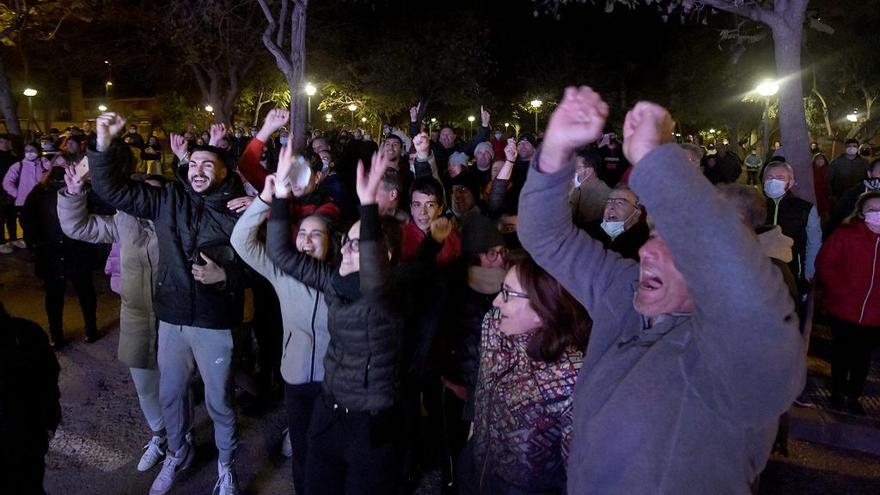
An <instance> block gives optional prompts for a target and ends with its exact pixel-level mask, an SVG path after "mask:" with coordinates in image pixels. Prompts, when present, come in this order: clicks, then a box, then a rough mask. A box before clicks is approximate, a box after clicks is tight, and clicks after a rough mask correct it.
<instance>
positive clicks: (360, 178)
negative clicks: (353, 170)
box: [357, 152, 388, 205]
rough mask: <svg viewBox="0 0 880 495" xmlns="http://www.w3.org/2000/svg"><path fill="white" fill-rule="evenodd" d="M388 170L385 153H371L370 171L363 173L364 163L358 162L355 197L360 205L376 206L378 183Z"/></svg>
mask: <svg viewBox="0 0 880 495" xmlns="http://www.w3.org/2000/svg"><path fill="white" fill-rule="evenodd" d="M387 168H388V159H387V158H386V157H385V153H379V152H376V153H373V160H372V164H371V165H370V171H369V172H366V171H364V162H363V161H358V166H357V195H358V198H359V199H360V200H361V204H362V205H372V204H376V192H378V190H379V183H380V182H382V176H383V175H385V170H386V169H387Z"/></svg>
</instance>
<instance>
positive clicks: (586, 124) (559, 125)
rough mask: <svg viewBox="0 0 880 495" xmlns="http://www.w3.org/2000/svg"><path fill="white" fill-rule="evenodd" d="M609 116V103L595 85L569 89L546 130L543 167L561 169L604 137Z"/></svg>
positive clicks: (552, 170) (549, 171)
mask: <svg viewBox="0 0 880 495" xmlns="http://www.w3.org/2000/svg"><path fill="white" fill-rule="evenodd" d="M607 117H608V104H607V103H605V102H604V101H602V97H601V96H599V94H598V93H596V92H595V91H593V90H592V89H591V88H589V87H587V86H581V87H580V88H575V87H574V86H569V87H568V88H565V95H564V96H563V98H562V102H561V103H560V104H559V106H558V107H556V110H554V111H553V115H551V116H550V121H549V122H548V123H547V130H546V131H545V132H544V144H543V145H542V152H541V153H542V154H541V161H540V164H539V166H540V168H541V170H542V171H544V172H547V173H553V172H557V171H559V170H561V169H562V168H563V167H564V166H565V165H566V164H567V163H568V159H569V158H570V157H571V154H572V153H573V152H574V150H576V149H578V148H580V147H581V146H583V145H585V144H589V143H592V142H594V141H596V140H598V139H599V138H600V137H601V136H602V130H603V129H604V128H605V119H606V118H607Z"/></svg>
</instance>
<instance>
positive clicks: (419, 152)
mask: <svg viewBox="0 0 880 495" xmlns="http://www.w3.org/2000/svg"><path fill="white" fill-rule="evenodd" d="M413 146H414V147H415V149H416V156H417V157H418V158H419V159H420V160H425V159H427V158H428V154H429V153H430V149H431V140H430V139H429V138H428V135H427V134H425V133H424V132H420V133H418V134H416V136H415V137H414V138H413Z"/></svg>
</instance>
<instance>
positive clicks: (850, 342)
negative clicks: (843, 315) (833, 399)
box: [830, 317, 880, 399]
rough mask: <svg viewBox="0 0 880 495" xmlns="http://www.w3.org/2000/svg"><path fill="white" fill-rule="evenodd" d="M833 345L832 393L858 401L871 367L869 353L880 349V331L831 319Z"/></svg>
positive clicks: (876, 328)
mask: <svg viewBox="0 0 880 495" xmlns="http://www.w3.org/2000/svg"><path fill="white" fill-rule="evenodd" d="M830 323H831V333H832V335H833V336H834V342H833V345H832V347H831V393H832V394H833V395H838V396H844V395H846V396H848V397H849V398H850V399H858V398H859V397H861V395H862V392H863V391H864V389H865V380H866V379H867V378H868V370H869V368H870V366H871V353H872V352H873V350H874V349H875V348H876V347H877V346H878V345H880V328H878V327H866V326H862V325H859V324H857V323H850V322H848V321H844V320H841V319H838V318H834V317H830Z"/></svg>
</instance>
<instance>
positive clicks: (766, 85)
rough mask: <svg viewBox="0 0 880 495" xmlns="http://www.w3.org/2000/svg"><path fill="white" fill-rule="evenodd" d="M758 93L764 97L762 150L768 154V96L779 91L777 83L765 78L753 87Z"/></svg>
mask: <svg viewBox="0 0 880 495" xmlns="http://www.w3.org/2000/svg"><path fill="white" fill-rule="evenodd" d="M755 91H757V92H758V94H759V95H761V96H763V97H764V119H763V122H764V137H763V142H762V144H763V146H764V148H763V152H764V154H765V155H766V154H769V147H770V98H771V97H773V95H775V94H776V93H777V92H778V91H779V83H778V82H776V81H771V80H765V81H762V82H761V84H759V85H758V87H757V88H755Z"/></svg>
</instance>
